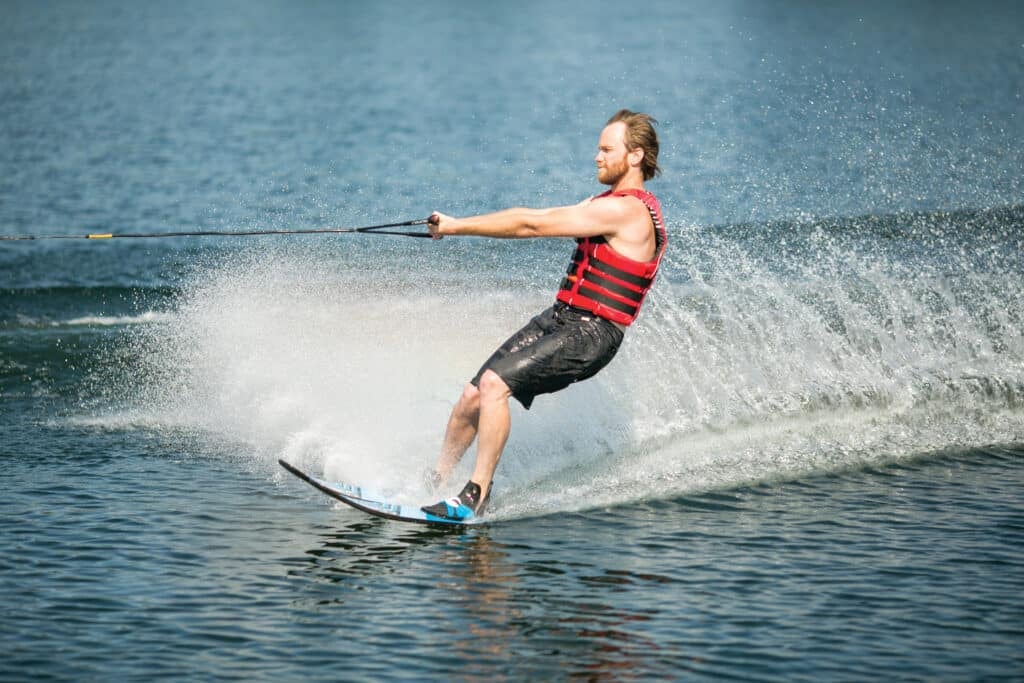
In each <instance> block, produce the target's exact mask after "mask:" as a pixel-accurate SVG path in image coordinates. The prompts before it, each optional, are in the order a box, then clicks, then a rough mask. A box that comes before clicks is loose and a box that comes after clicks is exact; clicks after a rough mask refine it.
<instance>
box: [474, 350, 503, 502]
mask: <svg viewBox="0 0 1024 683" xmlns="http://www.w3.org/2000/svg"><path fill="white" fill-rule="evenodd" d="M478 394H479V395H478V400H477V425H478V429H479V432H480V441H479V443H478V444H477V449H476V466H475V467H474V468H473V478H472V481H474V482H476V483H477V484H479V485H480V499H481V500H484V499H486V498H487V493H488V492H489V491H490V488H491V481H492V480H493V479H494V470H496V469H497V468H498V460H500V459H501V453H502V451H503V450H504V449H505V443H506V442H507V441H508V435H509V432H510V431H511V429H512V418H511V416H510V414H509V409H508V399H509V397H511V396H512V390H511V389H509V388H508V385H507V384H505V382H504V380H502V379H501V377H498V375H497V374H496V373H494V372H493V371H491V370H487V371H485V372H484V374H483V376H481V378H480V391H479V392H478Z"/></svg>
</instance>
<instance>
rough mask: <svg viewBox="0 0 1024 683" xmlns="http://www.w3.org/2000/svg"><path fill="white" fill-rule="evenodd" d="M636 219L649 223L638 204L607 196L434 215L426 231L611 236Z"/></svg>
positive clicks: (439, 234)
mask: <svg viewBox="0 0 1024 683" xmlns="http://www.w3.org/2000/svg"><path fill="white" fill-rule="evenodd" d="M638 220H639V221H640V225H644V224H645V223H646V224H649V223H650V217H649V215H648V214H647V211H646V209H644V208H643V205H642V204H641V203H640V202H638V201H636V200H635V199H632V198H623V197H609V198H607V199H602V200H601V201H599V202H593V201H589V200H588V201H584V202H582V203H580V204H575V205H573V206H561V207H555V208H550V209H527V208H515V209H505V210H504V211H498V212H496V213H488V214H483V215H480V216H470V217H467V218H453V217H451V216H446V215H444V214H442V213H437V212H435V213H434V214H433V215H432V216H431V217H430V232H431V233H432V234H433V235H434V236H435V237H444V236H446V235H474V236H479V237H498V238H509V239H517V238H527V237H593V236H596V235H605V236H609V237H615V236H617V235H618V234H619V233H620V232H621V231H623V230H626V229H628V228H629V227H630V226H631V225H632V224H634V223H636V222H637V221H638Z"/></svg>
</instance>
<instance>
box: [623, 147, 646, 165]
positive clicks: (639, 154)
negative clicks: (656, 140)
mask: <svg viewBox="0 0 1024 683" xmlns="http://www.w3.org/2000/svg"><path fill="white" fill-rule="evenodd" d="M626 156H628V157H629V164H630V165H631V166H639V165H640V163H641V162H642V161H643V160H644V148H643V147H637V148H636V149H634V150H633V151H632V152H630V153H629V154H627V155H626Z"/></svg>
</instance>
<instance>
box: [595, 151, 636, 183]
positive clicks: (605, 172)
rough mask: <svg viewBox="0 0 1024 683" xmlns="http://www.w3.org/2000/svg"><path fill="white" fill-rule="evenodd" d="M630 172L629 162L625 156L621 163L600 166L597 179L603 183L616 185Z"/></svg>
mask: <svg viewBox="0 0 1024 683" xmlns="http://www.w3.org/2000/svg"><path fill="white" fill-rule="evenodd" d="M628 172H629V162H628V161H627V160H626V158H625V157H623V158H622V161H621V162H620V163H617V164H611V165H608V164H606V165H605V166H603V167H598V169H597V181H598V182H599V183H601V184H602V185H614V184H615V183H617V182H619V180H621V179H622V176H624V175H626V173H628Z"/></svg>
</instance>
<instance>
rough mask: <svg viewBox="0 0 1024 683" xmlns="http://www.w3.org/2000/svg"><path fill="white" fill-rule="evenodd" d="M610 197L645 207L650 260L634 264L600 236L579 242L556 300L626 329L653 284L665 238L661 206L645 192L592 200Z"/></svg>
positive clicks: (609, 193) (606, 193) (623, 193)
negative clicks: (650, 233) (650, 237)
mask: <svg viewBox="0 0 1024 683" xmlns="http://www.w3.org/2000/svg"><path fill="white" fill-rule="evenodd" d="M612 196H614V197H636V198H637V199H639V200H640V201H642V202H643V203H644V205H645V206H646V207H647V210H648V211H649V212H650V214H651V222H652V223H653V224H654V240H655V252H654V258H652V259H651V260H650V261H634V260H633V259H631V258H628V257H626V256H623V255H622V254H620V253H619V252H617V251H615V250H614V249H612V248H611V246H610V245H609V244H608V243H607V241H606V240H605V238H604V237H602V236H597V237H583V238H579V239H577V240H576V252H575V253H574V254H573V257H572V263H570V264H569V270H568V273H567V277H566V278H565V280H563V281H562V287H561V289H560V290H559V292H558V296H557V297H556V298H557V300H558V301H561V302H562V303H566V304H569V305H570V306H575V307H576V308H582V309H583V310H585V311H590V312H591V313H593V314H595V315H597V316H599V317H601V318H605V319H606V320H611V321H612V322H616V323H620V324H622V325H629V324H631V323H632V322H633V321H634V320H636V315H637V313H638V312H639V311H640V304H641V303H643V300H644V297H645V296H646V295H647V290H649V289H650V288H651V284H652V283H653V282H654V276H655V275H656V274H657V272H658V265H659V264H660V263H661V257H662V255H663V254H664V253H665V245H666V243H667V242H668V236H667V234H666V233H665V222H664V221H663V220H662V217H661V205H660V204H659V203H658V200H657V198H655V196H654V195H653V194H651V193H650V192H647V191H645V190H622V191H620V192H612V191H610V190H609V191H608V192H605V193H604V194H602V195H598V196H597V197H595V198H594V200H595V201H596V200H598V199H602V198H604V197H612Z"/></svg>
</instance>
